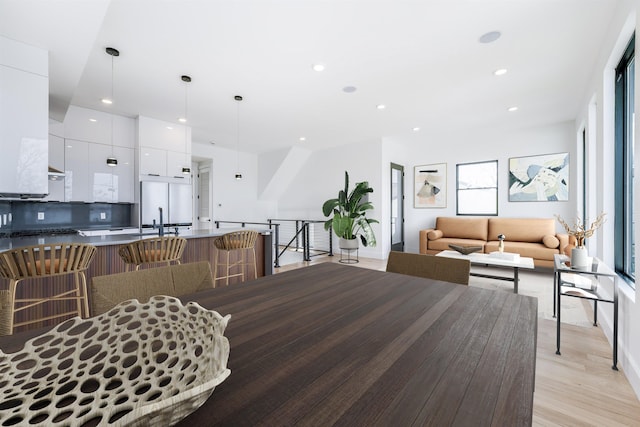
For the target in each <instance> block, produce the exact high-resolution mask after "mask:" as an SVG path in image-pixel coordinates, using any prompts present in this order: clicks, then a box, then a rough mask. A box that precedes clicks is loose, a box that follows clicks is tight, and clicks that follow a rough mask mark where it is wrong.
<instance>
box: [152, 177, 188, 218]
mask: <svg viewBox="0 0 640 427" xmlns="http://www.w3.org/2000/svg"><path fill="white" fill-rule="evenodd" d="M159 208H162V220H163V221H162V222H163V224H164V225H165V226H167V227H190V226H191V225H192V217H193V215H192V191H191V184H179V183H172V182H161V181H142V182H141V183H140V225H141V226H142V227H143V228H148V227H152V226H153V224H154V220H155V224H156V226H158V225H160V209H159Z"/></svg>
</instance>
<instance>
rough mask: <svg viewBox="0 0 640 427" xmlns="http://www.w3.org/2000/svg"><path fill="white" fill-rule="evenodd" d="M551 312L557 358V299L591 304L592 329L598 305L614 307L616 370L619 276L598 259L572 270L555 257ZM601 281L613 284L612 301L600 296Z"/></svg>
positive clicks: (615, 362)
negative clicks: (566, 298)
mask: <svg viewBox="0 0 640 427" xmlns="http://www.w3.org/2000/svg"><path fill="white" fill-rule="evenodd" d="M553 261H554V266H553V272H554V277H553V291H554V292H553V311H554V315H555V317H556V321H557V331H556V354H558V355H559V354H560V311H561V310H560V307H561V304H560V298H561V297H574V298H583V299H588V300H591V301H593V326H597V325H598V301H600V302H607V303H611V304H613V366H612V367H611V368H612V369H614V370H616V371H617V370H618V283H617V280H618V275H617V274H616V272H615V271H613V270H612V269H611V268H609V267H608V266H607V265H606V264H605V263H603V262H602V261H600V260H599V259H598V258H593V259H592V262H591V265H590V266H588V267H579V268H571V266H570V265H569V264H570V263H569V261H570V259H569V257H568V256H566V255H558V254H557V255H554V260H553ZM601 277H610V278H611V279H612V281H613V299H611V298H608V297H605V296H603V295H602V294H601V293H600V289H599V287H600V282H599V279H600V278H601Z"/></svg>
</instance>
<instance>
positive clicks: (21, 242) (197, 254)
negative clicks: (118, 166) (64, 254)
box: [0, 228, 273, 332]
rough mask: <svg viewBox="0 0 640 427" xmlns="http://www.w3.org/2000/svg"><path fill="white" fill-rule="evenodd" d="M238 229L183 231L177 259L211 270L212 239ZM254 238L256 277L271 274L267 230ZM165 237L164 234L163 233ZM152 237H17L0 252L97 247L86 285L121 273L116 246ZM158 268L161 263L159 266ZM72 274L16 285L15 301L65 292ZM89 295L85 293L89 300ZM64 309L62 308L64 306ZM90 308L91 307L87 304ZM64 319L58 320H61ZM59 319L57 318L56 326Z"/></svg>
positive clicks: (38, 311)
mask: <svg viewBox="0 0 640 427" xmlns="http://www.w3.org/2000/svg"><path fill="white" fill-rule="evenodd" d="M237 229H238V228H227V229H224V228H222V229H201V230H186V231H181V232H180V233H179V236H180V237H184V238H185V239H186V240H187V245H186V247H185V250H184V253H183V255H182V258H181V262H182V263H189V262H196V261H208V262H209V263H210V264H211V268H212V270H213V264H214V261H215V259H216V257H217V256H219V251H218V250H217V249H216V247H215V246H214V244H213V240H214V239H215V238H216V237H217V236H220V235H223V234H225V233H228V232H231V231H234V230H237ZM257 231H258V239H257V241H256V247H255V250H256V264H257V270H258V277H260V276H266V275H270V274H272V273H273V245H272V239H271V232H270V230H257ZM165 234H166V233H165ZM156 236H157V233H154V234H140V233H136V234H111V235H101V236H80V235H76V234H73V235H69V234H67V235H55V236H46V235H42V236H35V237H17V238H3V239H0V251H5V250H9V249H13V248H18V247H22V246H31V245H42V244H45V245H46V244H55V243H62V242H71V243H86V244H90V245H94V246H96V248H97V252H96V255H95V257H94V258H93V261H92V262H91V265H90V266H89V269H88V270H87V272H86V276H87V284H88V283H89V282H90V280H91V278H92V277H95V276H103V275H106V274H115V273H122V272H124V271H125V269H126V265H125V263H124V261H122V259H121V258H120V255H119V254H118V250H119V248H120V246H122V245H125V244H128V243H131V242H133V241H136V240H141V239H145V238H151V237H156ZM232 260H233V259H232ZM159 265H162V264H159ZM249 270H251V271H249ZM245 275H246V277H249V278H252V277H253V271H252V269H246V270H245ZM239 280H240V279H239V278H232V279H230V281H229V283H230V285H231V284H234V283H235V282H238V281H239ZM72 281H73V275H64V276H54V277H47V278H43V279H28V280H24V281H22V282H21V283H20V285H19V286H18V290H17V296H18V298H39V297H44V296H46V295H50V294H51V293H59V292H62V291H64V290H66V289H70V288H71V286H72ZM3 282H4V283H2V285H0V288H1V289H7V285H8V281H3ZM90 299H91V294H89V300H90ZM65 304H66V305H67V306H64V305H65ZM72 304H75V302H72V301H67V302H58V303H56V305H54V304H52V303H47V304H42V305H40V306H38V307H33V308H31V309H27V310H24V311H22V312H20V313H18V315H17V316H16V321H20V320H22V319H25V318H29V317H32V316H34V315H38V317H47V316H48V315H49V314H51V313H57V312H64V311H68V310H69V307H70V306H71V305H72ZM89 305H91V304H89ZM63 320H64V319H62V321H63ZM60 321H61V320H60V319H58V320H57V322H56V323H59V322H60ZM52 324H53V323H51V321H49V322H48V321H44V322H40V323H37V324H33V325H30V326H29V327H18V328H16V332H18V331H24V330H27V329H34V328H39V327H44V326H50V325H52Z"/></svg>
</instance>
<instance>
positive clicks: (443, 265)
mask: <svg viewBox="0 0 640 427" xmlns="http://www.w3.org/2000/svg"><path fill="white" fill-rule="evenodd" d="M470 270H471V262H470V261H469V260H467V259H456V258H445V257H438V256H435V255H426V254H414V253H407V252H396V251H391V252H389V258H388V259H387V271H388V272H391V273H400V274H407V275H409V276H417V277H425V278H428V279H435V280H442V281H444V282H451V283H458V284H460V285H468V284H469V272H470Z"/></svg>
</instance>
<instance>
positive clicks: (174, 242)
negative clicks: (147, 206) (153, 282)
mask: <svg viewBox="0 0 640 427" xmlns="http://www.w3.org/2000/svg"><path fill="white" fill-rule="evenodd" d="M186 245H187V239H185V238H184V237H178V236H162V237H153V238H150V239H142V240H137V241H135V242H131V243H129V244H126V245H123V246H121V247H120V249H119V250H118V253H119V254H120V258H122V260H123V261H124V262H125V264H126V270H127V271H129V267H131V268H133V266H134V265H135V270H138V269H139V268H140V266H141V265H143V264H155V263H165V264H166V265H171V262H172V261H175V262H176V263H177V264H180V258H182V252H184V248H185V246H186Z"/></svg>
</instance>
